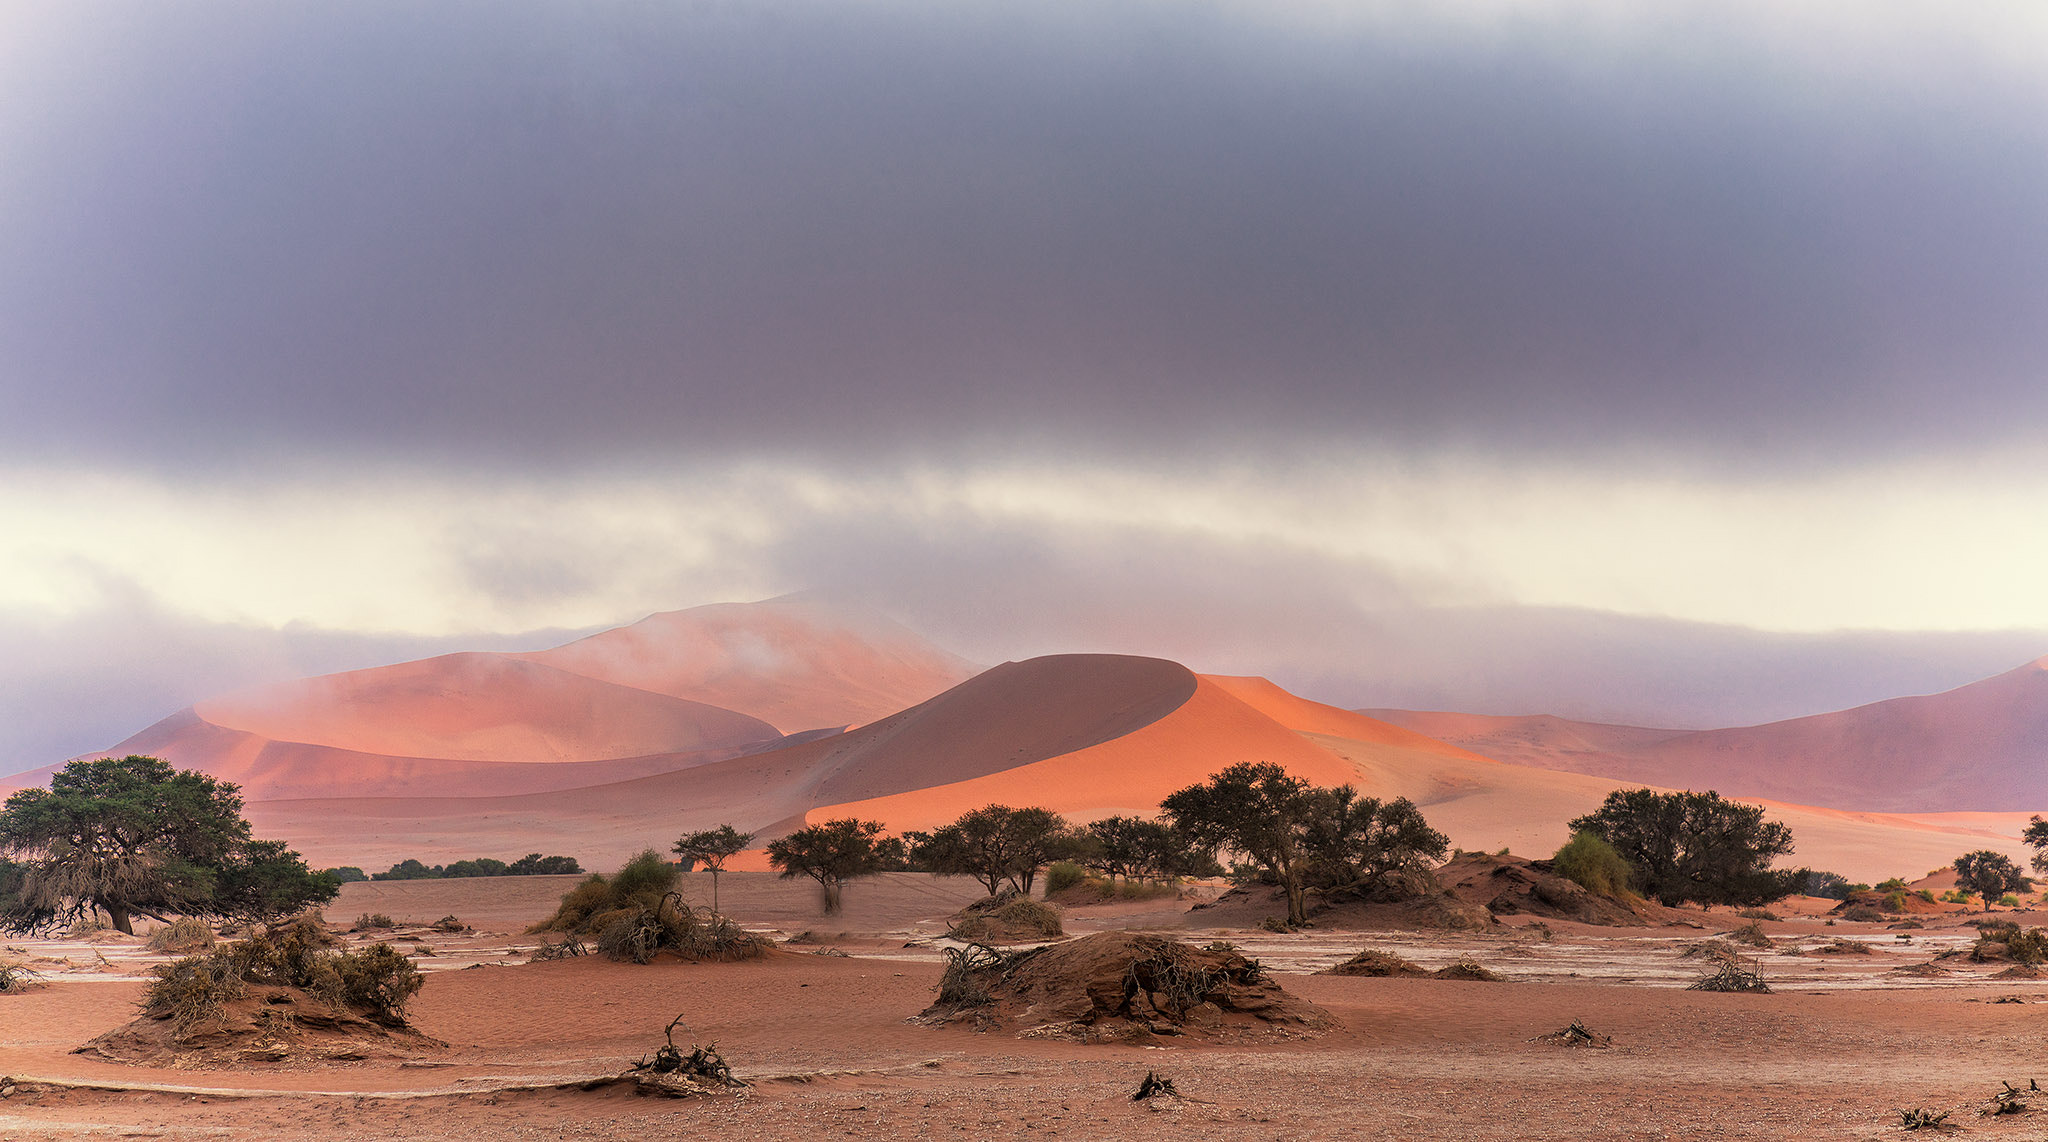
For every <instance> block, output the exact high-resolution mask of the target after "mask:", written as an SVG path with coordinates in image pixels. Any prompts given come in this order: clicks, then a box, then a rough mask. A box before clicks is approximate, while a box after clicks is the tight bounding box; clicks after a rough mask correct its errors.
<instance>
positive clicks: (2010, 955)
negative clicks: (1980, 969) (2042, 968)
mask: <svg viewBox="0 0 2048 1142" xmlns="http://www.w3.org/2000/svg"><path fill="white" fill-rule="evenodd" d="M1977 933H1978V935H1977V943H1976V945H1975V946H1974V947H1972V948H1971V949H1970V959H1971V960H1973V961H1975V962H1977V963H1980V964H1981V963H1992V962H1994V961H2000V960H2011V961H2012V962H2013V963H2016V964H2024V965H2026V966H2029V967H2032V966H2034V965H2036V964H2040V963H2042V962H2048V929H2042V928H2031V929H2026V930H2022V929H2021V928H2020V926H2019V925H2018V924H2015V923H2013V922H2011V921H2010V920H1992V921H1987V922H1985V923H1981V924H1979V925H1977Z"/></svg>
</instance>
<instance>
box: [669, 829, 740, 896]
mask: <svg viewBox="0 0 2048 1142" xmlns="http://www.w3.org/2000/svg"><path fill="white" fill-rule="evenodd" d="M753 840H754V834H752V833H742V832H740V831H739V830H738V829H735V828H733V827H732V826H731V825H720V826H718V827H717V828H715V829H705V830H703V831H701V832H695V833H689V834H686V835H685V836H684V837H683V838H682V839H681V840H679V841H677V842H676V843H675V849H674V851H675V853H676V854H677V855H679V856H681V857H682V858H683V871H685V872H687V871H689V870H690V868H691V867H692V866H693V865H700V864H701V865H703V866H704V871H706V872H708V873H710V874H711V911H712V912H713V913H714V914H715V913H717V911H718V874H719V873H721V872H724V871H725V862H726V861H728V860H731V859H732V858H733V857H734V856H736V855H738V854H739V852H740V851H741V850H743V849H745V848H746V847H747V846H748V845H749V844H752V843H753Z"/></svg>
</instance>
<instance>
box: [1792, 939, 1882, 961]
mask: <svg viewBox="0 0 2048 1142" xmlns="http://www.w3.org/2000/svg"><path fill="white" fill-rule="evenodd" d="M1807 950H1808V951H1809V952H1812V953H1813V954H1814V955H1816V956H1867V955H1870V954H1871V952H1870V945H1869V944H1866V943H1864V942H1863V941H1861V940H1845V939H1842V938H1841V937H1839V936H1837V937H1836V938H1834V939H1832V940H1829V941H1828V942H1827V943H1825V944H1822V945H1820V946H1819V947H1816V948H1808V949H1807Z"/></svg>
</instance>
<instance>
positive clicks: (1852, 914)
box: [1842, 904, 1886, 924]
mask: <svg viewBox="0 0 2048 1142" xmlns="http://www.w3.org/2000/svg"><path fill="white" fill-rule="evenodd" d="M1885 918H1886V917H1885V914H1884V913H1883V912H1880V911H1878V910H1877V909H1875V908H1872V907H1871V906H1870V905H1868V904H1851V905H1850V906H1849V907H1847V908H1844V909H1843V910H1842V919H1844V920H1847V921H1849V922H1850V923H1852V924H1875V923H1877V922H1879V921H1880V920H1884V919H1885Z"/></svg>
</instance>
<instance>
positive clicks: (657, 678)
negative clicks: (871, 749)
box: [525, 595, 980, 733]
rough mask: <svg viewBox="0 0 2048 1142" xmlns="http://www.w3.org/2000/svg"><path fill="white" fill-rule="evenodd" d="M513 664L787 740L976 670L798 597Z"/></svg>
mask: <svg viewBox="0 0 2048 1142" xmlns="http://www.w3.org/2000/svg"><path fill="white" fill-rule="evenodd" d="M525 657H526V658H528V659H531V660H532V661H535V662H544V663H547V664H548V665H550V666H555V667H559V668H561V669H563V670H568V671H573V672H575V673H577V674H582V675H585V676H587V677H590V678H599V679H603V680H605V681H608V682H617V683H619V684H621V685H625V686H633V687H637V688H639V689H642V690H652V691H654V692H656V693H658V694H669V695H672V696H675V697H679V698H690V699H694V700H696V701H700V702H709V703H711V704H713V705H717V706H723V707H725V708H726V709H729V710H739V711H742V712H744V713H747V714H750V715H752V716H754V717H756V718H760V719H761V720H763V721H766V722H770V723H773V724H774V725H775V726H777V727H778V728H780V729H782V730H783V731H785V732H789V733H795V732H797V731H801V730H809V729H817V728H820V727H824V726H845V725H857V724H860V723H864V722H871V721H874V720H875V719H877V718H882V717H887V716H888V715H890V714H893V713H896V712H897V711H899V710H902V709H905V708H907V707H910V706H914V705H916V704H917V703H919V702H922V701H924V700H925V699H927V698H930V697H932V696H933V695H935V694H938V693H940V692H941V691H943V690H945V689H947V688H948V687H951V686H954V685H957V684H958V683H961V682H964V681H966V680H967V679H968V678H971V677H973V676H974V675H975V674H976V673H978V672H979V671H980V667H977V666H975V665H974V664H972V663H970V662H968V661H967V660H965V659H963V658H959V657H956V656H954V655H951V654H948V653H946V652H945V651H943V650H940V649H939V648H938V647H935V646H933V645H931V644H930V643H928V642H926V641H925V640H923V639H921V638H919V637H918V636H916V635H915V634H912V633H911V632H910V631H908V630H905V629H904V628H903V627H901V626H898V625H897V624H896V623H894V622H892V621H890V620H889V619H886V618H884V617H882V616H880V615H878V614H875V613H873V612H870V611H866V610H863V609H859V608H855V607H849V606H844V605H838V604H831V603H827V602H825V601H823V600H820V599H818V598H815V597H813V596H806V595H791V596H785V597H783V598H779V599H770V600H768V601H766V602H761V603H720V604H715V605H712V606H707V607H694V608H691V609H690V610H684V611H667V612H664V613H661V614H657V615H650V616H649V617H647V618H645V619H642V620H640V621H639V622H637V623H634V624H632V625H631V626H625V627H620V628H618V629H616V630H608V631H605V632H603V633H602V634H595V635H592V636H590V637H589V638H585V639H581V640H578V641H576V642H572V643H569V644H567V645H566V646H558V647H556V648H554V649H553V650H543V651H538V652H536V653H533V654H529V655H526V656H525Z"/></svg>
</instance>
